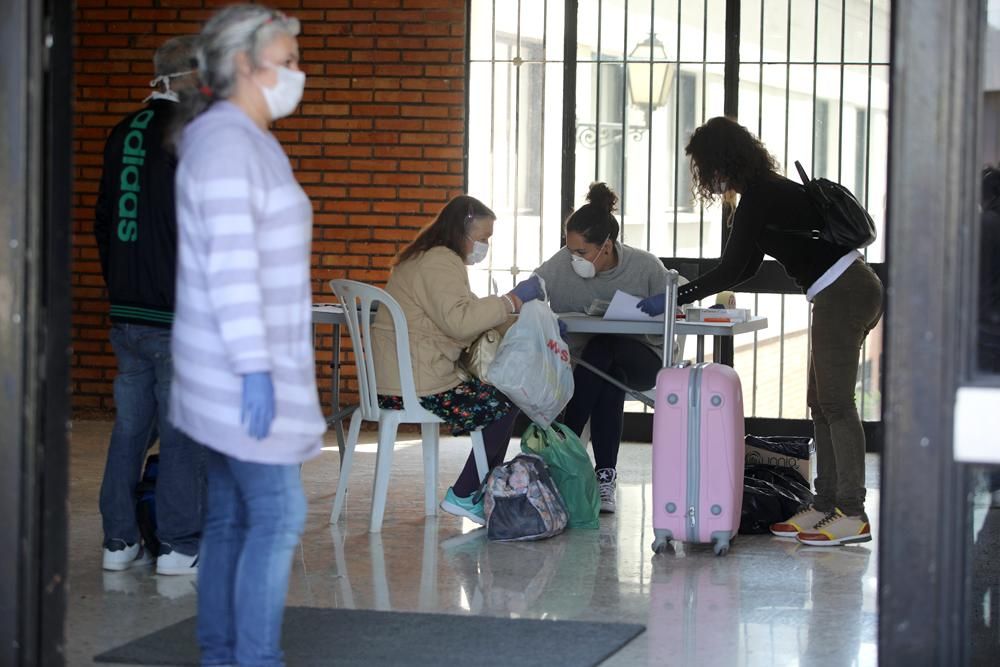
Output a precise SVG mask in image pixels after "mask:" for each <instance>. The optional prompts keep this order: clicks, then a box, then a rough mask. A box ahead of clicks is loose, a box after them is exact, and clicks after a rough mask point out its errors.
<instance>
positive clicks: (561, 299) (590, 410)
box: [536, 183, 667, 512]
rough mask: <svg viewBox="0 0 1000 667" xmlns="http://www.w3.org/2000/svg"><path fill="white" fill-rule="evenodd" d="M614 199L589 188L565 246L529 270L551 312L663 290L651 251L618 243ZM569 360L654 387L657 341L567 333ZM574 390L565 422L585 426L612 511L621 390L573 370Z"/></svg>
mask: <svg viewBox="0 0 1000 667" xmlns="http://www.w3.org/2000/svg"><path fill="white" fill-rule="evenodd" d="M617 203H618V196H617V195H616V194H615V193H614V192H612V191H611V189H610V188H609V187H608V186H607V185H606V184H605V183H594V184H592V185H591V186H590V191H589V192H588V193H587V203H586V204H584V205H583V206H581V207H580V208H578V209H577V210H576V211H574V212H573V214H572V215H570V216H569V218H568V219H567V220H566V230H565V231H566V245H565V247H563V248H561V249H560V250H559V251H558V252H557V253H556V254H554V255H553V256H552V257H550V258H549V259H548V260H547V261H546V262H545V263H544V264H542V265H541V266H540V267H539V268H538V270H537V271H536V273H537V274H538V275H539V276H541V277H542V278H543V279H544V280H545V288H546V291H547V292H548V295H549V301H550V303H551V305H552V310H554V311H555V312H557V313H582V312H586V311H587V309H588V307H589V306H590V305H591V304H592V303H593V302H594V301H595V300H598V301H610V300H611V298H612V297H613V296H614V294H615V292H616V291H618V290H621V291H623V292H626V293H628V294H631V295H633V296H638V297H647V296H650V295H653V294H659V293H661V292H663V287H664V285H665V284H666V279H667V275H666V269H665V268H664V266H663V263H662V262H661V261H660V260H659V259H658V258H657V257H656V256H655V255H653V254H652V253H649V252H646V251H645V250H639V249H638V248H632V247H629V246H627V245H624V244H622V243H621V242H619V241H618V231H619V225H618V220H616V219H615V216H614V213H613V212H614V210H615V206H616V205H617ZM568 338H569V340H568V342H569V346H570V350H571V352H572V353H573V356H574V357H577V358H582V359H583V360H584V361H587V362H589V363H590V364H591V365H593V366H596V367H597V368H600V369H601V370H603V371H604V372H605V373H608V374H610V375H611V376H612V377H615V378H617V379H619V380H621V381H622V382H623V383H624V384H625V385H627V386H629V387H632V388H633V389H637V390H640V391H644V390H646V389H650V388H651V387H652V386H653V385H654V384H655V383H656V373H657V371H658V370H659V369H660V366H661V363H662V361H661V356H660V355H661V350H662V345H663V340H662V338H659V337H651V336H648V337H647V336H628V335H613V334H601V335H591V334H569V335H568ZM573 381H574V382H575V384H576V389H575V391H574V393H573V399H572V400H571V401H570V402H569V405H568V406H566V414H565V418H564V420H565V422H566V425H567V426H569V427H570V428H571V429H573V431H574V432H575V433H577V434H578V435H579V434H580V433H582V432H583V428H584V426H586V424H587V422H588V421H589V422H590V438H591V442H593V445H594V459H595V462H596V465H595V469H596V472H597V479H598V482H599V483H600V490H601V511H602V512H614V511H615V489H616V482H617V477H618V474H617V472H616V466H617V462H618V448H619V445H620V444H621V438H622V412H623V410H624V406H625V392H623V391H622V390H621V389H618V388H617V387H614V386H612V385H611V384H610V383H608V382H605V381H604V380H602V379H601V378H599V377H597V376H596V375H594V374H593V373H591V372H590V371H588V370H586V369H584V368H583V367H581V366H577V368H576V371H575V372H574V374H573Z"/></svg>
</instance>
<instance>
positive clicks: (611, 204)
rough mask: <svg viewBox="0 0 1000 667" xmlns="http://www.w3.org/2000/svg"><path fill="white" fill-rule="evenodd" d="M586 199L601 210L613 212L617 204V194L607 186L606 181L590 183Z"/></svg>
mask: <svg viewBox="0 0 1000 667" xmlns="http://www.w3.org/2000/svg"><path fill="white" fill-rule="evenodd" d="M587 201H588V202H590V203H591V204H593V205H594V206H596V207H598V208H599V209H601V210H604V211H607V212H608V213H614V212H615V208H616V207H617V206H618V195H616V194H615V193H614V192H613V191H612V190H611V188H609V187H608V184H607V183H591V184H590V191H589V192H587Z"/></svg>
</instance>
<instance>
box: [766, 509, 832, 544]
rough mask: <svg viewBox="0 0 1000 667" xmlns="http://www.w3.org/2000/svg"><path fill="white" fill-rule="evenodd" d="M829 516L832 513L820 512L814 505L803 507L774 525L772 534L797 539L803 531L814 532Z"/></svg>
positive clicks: (772, 525)
mask: <svg viewBox="0 0 1000 667" xmlns="http://www.w3.org/2000/svg"><path fill="white" fill-rule="evenodd" d="M828 514H830V513H829V512H820V511H819V510H818V509H816V508H814V507H813V506H812V505H809V506H808V507H803V508H802V509H800V510H799V511H798V512H796V513H795V514H793V515H792V516H791V517H789V518H787V519H785V520H784V521H780V522H778V523H772V524H771V534H772V535H776V536H778V537H796V536H797V535H798V534H799V533H801V532H803V531H806V530H812V529H813V528H814V527H815V526H816V524H817V523H819V522H820V521H822V520H823V519H825V518H826V517H827V515H828Z"/></svg>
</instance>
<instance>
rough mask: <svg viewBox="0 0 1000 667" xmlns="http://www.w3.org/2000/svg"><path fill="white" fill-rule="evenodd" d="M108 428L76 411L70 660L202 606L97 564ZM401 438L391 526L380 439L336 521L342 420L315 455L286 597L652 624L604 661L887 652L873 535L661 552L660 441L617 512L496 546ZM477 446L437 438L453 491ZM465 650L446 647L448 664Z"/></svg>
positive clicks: (641, 461) (850, 658)
mask: <svg viewBox="0 0 1000 667" xmlns="http://www.w3.org/2000/svg"><path fill="white" fill-rule="evenodd" d="M109 432H110V422H96V421H94V422H86V421H85V422H76V423H74V424H73V430H72V436H71V453H72V460H71V470H70V474H71V490H70V508H71V518H70V567H69V596H68V600H69V605H68V606H69V609H68V618H67V662H68V664H70V665H89V664H92V657H93V656H94V655H95V654H97V653H100V652H102V651H104V650H107V649H109V648H111V647H113V646H117V645H119V644H121V643H124V642H126V641H128V640H130V639H133V638H135V637H138V636H141V635H144V634H147V633H149V632H152V631H155V630H157V629H159V628H161V627H164V626H166V625H169V624H171V623H174V622H176V621H179V620H181V619H183V618H186V617H188V616H191V615H193V614H194V613H195V607H196V604H195V602H196V593H197V582H196V581H195V578H194V577H160V576H156V575H154V574H153V573H152V572H151V571H150V570H149V569H147V570H144V571H129V572H122V573H105V572H102V570H101V558H100V554H101V523H100V515H99V513H98V510H97V497H98V489H99V487H100V480H101V474H102V470H103V465H104V455H105V449H106V442H107V437H108V434H109ZM366 435H367V436H368V437H367V438H366V440H367V441H371V440H372V439H373V438H372V435H373V434H366ZM405 438H416V436H415V435H405V434H404V435H401V436H400V442H399V443H398V445H397V454H396V457H395V459H394V462H393V466H394V468H393V477H392V482H391V486H390V497H389V503H388V506H387V509H386V518H385V524H384V527H383V530H382V533H381V534H369V533H368V532H367V529H368V507H369V499H370V483H369V480H370V479H371V474H372V468H373V464H374V458H375V456H374V449H375V448H374V445H373V444H361V445H359V447H358V454H357V456H356V459H355V461H356V463H355V469H354V473H353V476H352V486H351V491H350V493H349V494H348V499H347V507H346V511H345V514H344V516H343V517H342V519H341V521H340V525H339V526H337V527H331V526H330V525H329V523H328V518H329V512H330V507H331V504H332V501H333V493H334V491H335V489H336V481H335V480H336V473H337V470H338V467H337V453H336V445H335V444H334V443H335V441H334V438H333V436H332V434H331V435H329V436H328V438H327V443H328V447H327V449H326V450H325V451H324V452H323V454H322V455H321V456H320V457H319V458H317V459H315V460H313V461H311V462H309V463H307V464H306V465H305V467H304V468H303V477H304V480H305V488H306V492H307V495H308V498H309V520H308V524H307V527H306V533H305V536H304V538H303V541H302V547H301V549H300V550H299V552H298V554H297V556H296V558H295V563H294V571H293V574H292V581H291V587H290V590H289V604H293V605H305V606H321V607H347V608H365V609H394V610H404V611H428V612H431V611H433V612H444V613H450V614H483V615H493V616H515V617H525V618H549V619H581V620H590V621H625V622H634V623H642V624H644V625H645V626H646V632H645V633H644V634H641V635H639V636H638V637H637V638H636V639H634V640H633V641H632V642H631V643H630V644H628V645H627V646H625V648H624V649H622V650H621V651H620V652H619V653H617V654H616V655H615V656H613V657H612V658H611V659H609V660H608V661H607V662H605V663H604V664H605V665H608V666H609V667H613V666H627V665H697V666H698V667H711V666H715V665H719V666H726V667H730V666H748V667H749V666H756V665H803V666H826V665H829V666H831V667H835V666H840V665H845V666H846V665H858V666H863V665H875V664H876V663H877V660H876V619H877V614H876V589H877V586H876V572H877V558H878V550H877V541H876V540H873V541H872V542H869V543H867V544H864V545H861V546H855V547H845V548H836V549H822V548H810V547H803V546H800V545H798V544H797V543H795V542H794V541H787V540H780V539H777V538H772V537H769V536H747V537H740V538H739V539H738V540H737V541H736V542H735V543H734V546H733V549H732V550H731V551H730V553H729V555H728V556H726V557H723V558H717V557H715V556H714V555H713V554H712V552H711V548H691V547H683V546H678V547H677V549H676V550H675V551H674V553H670V554H662V555H659V556H654V555H653V553H652V551H651V550H650V543H651V542H652V539H653V536H652V529H651V518H650V493H651V491H650V473H649V457H650V449H649V446H648V445H641V444H636V445H625V446H623V448H622V453H621V457H620V461H619V476H620V477H619V492H618V493H619V495H618V513H617V514H615V515H604V516H602V518H601V527H600V530H598V531H569V532H567V533H565V534H564V535H561V536H559V537H556V538H553V539H551V540H547V541H544V542H537V543H521V544H500V543H489V542H487V541H486V540H485V538H484V536H483V535H482V532H483V531H481V530H474V529H475V528H476V527H475V526H474V524H471V523H469V522H467V521H463V520H460V519H456V518H453V517H450V516H438V517H437V518H436V519H435V518H429V519H425V518H424V516H423V503H422V488H423V475H422V462H421V457H420V447H419V443H418V441H417V440H405ZM514 450H515V444H512V446H511V450H510V451H511V452H513V451H514ZM468 451H469V444H468V441H467V440H462V439H448V438H443V439H442V444H441V465H440V473H439V474H440V480H441V484H442V488H441V492H442V494H443V492H444V488H445V487H446V486H447V485H448V484H449V483H450V480H451V478H452V477H453V475H454V474H456V473H457V471H458V470H459V468H460V467H461V465H462V463H463V461H464V458H465V455H466V454H467V453H468ZM868 478H869V480H868V481H869V503H868V507H869V514H870V515H871V518H872V525H873V529H874V531H875V533H876V535H877V531H878V511H877V507H878V490H877V487H878V458H877V457H874V456H870V458H869V461H868ZM454 657H455V656H442V664H448V663H449V662H450V661H451V660H452V659H454ZM556 664H558V659H557V657H554V661H553V665H556Z"/></svg>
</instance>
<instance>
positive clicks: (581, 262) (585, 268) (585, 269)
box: [572, 255, 597, 280]
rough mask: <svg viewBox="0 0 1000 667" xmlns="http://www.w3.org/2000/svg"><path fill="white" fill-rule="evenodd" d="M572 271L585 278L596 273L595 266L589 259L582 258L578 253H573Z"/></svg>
mask: <svg viewBox="0 0 1000 667" xmlns="http://www.w3.org/2000/svg"><path fill="white" fill-rule="evenodd" d="M572 266H573V271H575V272H576V275H578V276H580V277H581V278H583V279H585V280H587V279H590V278H593V277H594V276H596V275H597V267H596V266H594V263H593V262H591V261H590V260H589V259H584V258H583V257H580V256H579V255H573V265H572Z"/></svg>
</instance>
